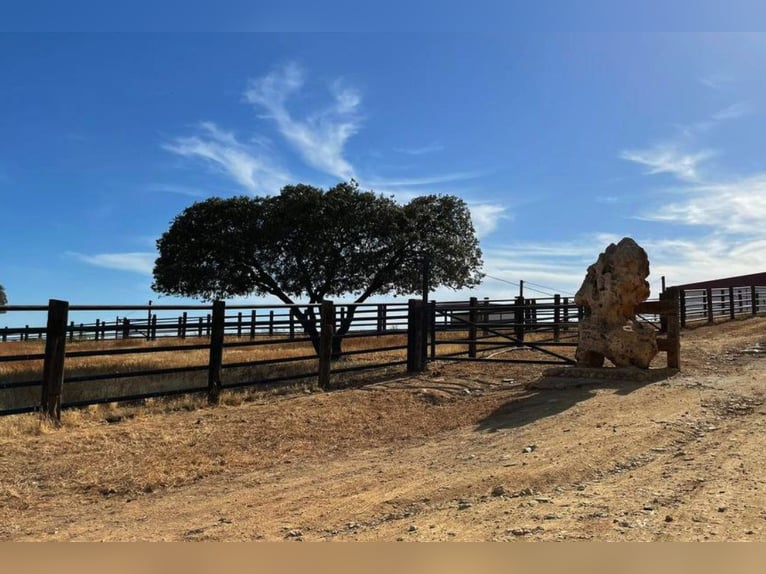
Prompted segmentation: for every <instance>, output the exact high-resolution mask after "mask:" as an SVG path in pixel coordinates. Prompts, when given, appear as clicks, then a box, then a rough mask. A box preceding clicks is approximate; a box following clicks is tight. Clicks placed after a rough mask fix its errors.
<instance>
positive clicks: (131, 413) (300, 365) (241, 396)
mask: <svg viewBox="0 0 766 574" xmlns="http://www.w3.org/2000/svg"><path fill="white" fill-rule="evenodd" d="M463 337H465V333H462V332H454V333H446V334H445V333H442V334H440V346H439V354H447V353H456V352H462V351H465V350H466V344H465V343H455V344H449V343H447V342H444V341H445V340H446V341H448V340H449V339H456V338H463ZM227 340H229V341H231V340H232V338H230V339H227ZM234 340H236V339H234ZM242 340H243V341H244V340H247V339H244V338H243V339H242ZM204 341H206V339H193V338H192V339H185V340H181V339H165V340H162V341H155V342H148V341H144V340H139V339H133V340H117V341H98V342H96V341H75V342H72V343H69V344H68V347H67V348H68V350H70V351H71V350H76V351H83V350H104V349H124V348H139V349H144V348H152V347H160V346H167V345H183V344H187V345H195V344H199V343H201V342H204ZM490 341H492V340H491V339H490ZM494 342H497V343H500V342H505V343H507V340H505V341H503V340H502V339H499V338H497V339H495V340H494ZM404 344H406V335H405V334H390V335H384V336H379V337H360V338H350V339H348V340H346V341H345V342H344V347H343V348H344V350H347V351H358V350H364V349H369V350H370V352H368V353H364V354H361V355H353V356H350V357H347V358H345V359H343V360H342V361H341V362H340V363H339V364H338V365H337V366H338V368H345V367H354V366H361V365H364V364H382V363H385V362H389V361H394V360H402V359H404V358H405V356H406V353H405V351H404V350H394V351H376V350H375V349H376V348H382V347H389V346H396V345H404ZM509 349H510V348H509ZM478 350H479V352H480V354H481V353H482V346H481V345H480V346H479V347H478ZM43 351H44V343H43V342H40V341H30V342H14V343H6V344H0V355H6V356H7V355H21V354H36V353H42V352H43ZM313 352H314V351H313V347H311V345H310V343H308V342H296V343H289V344H286V343H284V342H281V343H275V344H273V345H260V346H254V347H235V348H228V349H225V352H224V364H227V363H234V362H248V361H266V360H269V359H275V358H285V357H300V356H307V355H309V356H310V355H313ZM501 353H502V352H501ZM514 353H515V354H514V357H515V358H525V359H531V358H534V357H535V354H534V353H533V352H530V351H523V350H519V349H515V350H514ZM486 354H498V352H497V351H494V352H487V353H486ZM538 357H539V355H538ZM207 361H208V351H207V349H191V350H183V351H173V352H158V353H143V354H135V355H111V356H109V355H107V356H98V357H82V358H70V359H67V363H66V374H67V375H68V376H76V375H92V374H101V373H110V372H125V371H138V370H144V369H157V368H170V367H184V366H192V365H206V364H207ZM316 369H317V363H316V359H309V360H306V361H296V362H290V363H284V364H271V365H252V366H247V367H240V368H236V369H225V370H224V380H225V383H226V384H234V383H237V382H249V381H264V380H267V379H273V378H277V377H290V376H295V375H300V374H302V373H313V372H315V371H316ZM402 370H403V369H402V367H400V366H399V367H390V368H385V367H384V368H380V369H376V370H375V371H374V372H370V371H361V372H351V373H336V374H334V375H333V376H332V385H333V387H335V388H343V387H353V386H358V385H362V384H366V383H369V382H370V381H374V380H376V379H385V378H387V377H391V376H397V375H400V374H401V373H402ZM41 372H42V361H41V360H38V361H17V362H8V363H0V380H3V381H20V380H34V379H35V378H38V377H40V375H41ZM206 384H207V373H206V372H204V371H202V372H191V373H181V374H173V375H161V376H153V377H134V378H131V379H128V382H127V383H126V382H119V381H117V383H114V382H112V381H109V380H104V381H100V382H99V383H98V389H97V390H98V391H99V392H100V393H102V395H101V396H119V395H123V396H124V395H125V394H131V392H132V393H140V392H146V391H147V390H155V389H160V388H172V387H175V388H193V387H204V386H205V385H206ZM88 385H90V389H91V390H92V389H93V387H92V385H93V383H86V384H83V385H81V387H87V386H88ZM120 385H122V386H120ZM128 385H129V386H128ZM81 387H78V386H77V384H68V385H67V386H66V387H65V389H64V390H65V395H66V396H65V397H64V400H65V401H66V400H68V401H74V400H82V399H86V400H87V399H88V396H89V395H84V394H83V395H82V396H80V395H79V394H78V393H79V392H81V391H82V388H81ZM312 390H316V379H315V378H314V377H308V378H299V379H296V381H295V382H292V383H290V382H287V383H275V384H271V385H270V384H264V383H258V384H257V385H255V386H252V387H243V388H239V389H232V390H226V391H224V392H223V393H222V395H221V404H222V405H226V406H240V405H243V404H246V403H250V402H258V401H262V400H266V399H268V398H271V397H274V396H277V395H281V394H291V393H296V392H310V391H312ZM31 391H34V392H33V393H31V394H34V395H35V396H36V394H37V393H38V392H39V391H38V390H36V388H34V389H31ZM32 400H33V401H35V400H36V399H35V398H32ZM206 407H207V402H206V397H205V396H204V395H203V394H200V393H197V394H193V393H190V394H185V395H177V396H169V397H161V398H155V399H144V400H140V401H133V402H112V403H107V404H99V405H91V406H89V407H85V408H79V409H66V410H64V411H63V412H62V425H63V426H65V427H81V426H83V425H85V426H88V425H91V424H101V423H103V422H118V421H122V420H127V419H132V418H135V417H137V416H148V415H152V414H158V413H173V412H180V411H192V410H199V409H204V408H206ZM50 430H51V429H50V426H49V423H47V422H45V421H41V420H40V419H39V417H38V415H36V414H27V415H14V416H6V417H0V439H13V438H14V437H19V436H30V435H40V434H46V433H48V432H50Z"/></svg>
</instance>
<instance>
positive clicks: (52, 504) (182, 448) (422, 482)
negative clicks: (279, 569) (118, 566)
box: [0, 318, 766, 541]
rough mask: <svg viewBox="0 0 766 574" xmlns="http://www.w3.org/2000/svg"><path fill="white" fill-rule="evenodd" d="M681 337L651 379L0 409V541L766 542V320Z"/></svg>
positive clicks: (501, 371) (439, 385)
mask: <svg viewBox="0 0 766 574" xmlns="http://www.w3.org/2000/svg"><path fill="white" fill-rule="evenodd" d="M682 337H683V338H682V362H683V369H682V371H681V373H679V374H676V375H674V376H671V377H669V378H666V379H664V380H660V381H657V382H652V383H630V382H626V381H624V380H613V381H609V380H605V381H603V382H601V383H600V384H595V385H594V384H590V385H583V386H568V387H567V388H565V389H535V388H529V386H528V383H530V382H532V381H536V380H539V379H540V375H541V372H542V370H543V368H542V367H534V368H529V367H526V368H522V367H518V366H515V367H514V366H509V365H502V364H496V363H492V364H480V363H479V364H477V363H471V364H464V363H460V364H436V365H431V366H430V370H429V372H428V373H426V374H424V375H422V376H419V377H412V378H407V377H392V378H389V379H384V380H382V381H378V382H376V383H373V384H371V385H368V386H364V387H358V388H353V389H344V390H337V391H332V392H328V393H321V392H312V393H305V392H304V393H297V394H291V395H283V396H268V395H264V396H257V397H254V400H249V401H247V402H244V403H242V404H241V405H229V406H220V407H216V408H207V407H205V408H197V409H194V410H177V411H175V412H167V413H162V414H153V413H151V412H144V411H140V410H138V411H136V410H133V411H130V410H127V409H121V408H120V407H118V408H117V409H116V410H115V409H113V410H112V411H108V410H104V409H92V410H90V411H84V412H71V413H68V414H67V417H66V419H65V424H64V425H63V426H62V428H59V429H42V430H39V428H38V427H37V425H35V424H33V422H30V419H21V418H17V419H16V422H9V421H10V419H14V418H15V417H6V418H5V419H4V420H2V421H0V425H4V426H0V540H286V541H299V540H305V541H314V540H390V541H393V540H403V541H416V540H421V541H426V540H477V541H478V540H514V541H533V540H636V541H641V540H646V541H650V540H760V541H763V540H766V441H764V436H765V435H764V431H765V430H766V429H765V428H764V425H765V424H766V416H764V415H766V405H764V397H765V396H766V358H764V359H762V358H760V357H761V356H762V354H761V351H762V350H763V351H766V318H753V319H748V320H743V321H734V322H731V323H726V324H721V325H717V326H713V327H701V328H698V329H694V330H688V331H684V332H683V335H682ZM760 345H763V347H761V346H760ZM108 421H111V422H108Z"/></svg>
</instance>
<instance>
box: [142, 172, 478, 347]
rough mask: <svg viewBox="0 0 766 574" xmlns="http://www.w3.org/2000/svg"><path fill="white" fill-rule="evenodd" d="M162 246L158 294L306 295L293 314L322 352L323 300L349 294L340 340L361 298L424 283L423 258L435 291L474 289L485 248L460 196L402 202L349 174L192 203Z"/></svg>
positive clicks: (289, 299) (412, 289)
mask: <svg viewBox="0 0 766 574" xmlns="http://www.w3.org/2000/svg"><path fill="white" fill-rule="evenodd" d="M157 248H158V251H159V257H158V258H157V260H156V262H155V265H154V284H153V285H152V288H153V289H154V290H155V291H158V292H161V293H165V294H170V295H181V296H185V297H194V298H201V299H204V300H212V299H225V298H227V297H232V296H237V295H250V294H257V295H265V294H271V295H275V296H276V297H278V298H279V299H280V300H281V301H282V302H284V303H286V304H295V303H296V302H297V301H299V300H303V301H305V300H306V299H307V300H308V303H309V304H308V305H305V306H303V307H300V308H295V310H294V313H295V315H296V318H297V319H298V321H299V322H300V323H301V325H302V327H303V328H304V330H305V331H306V333H307V334H308V335H309V336H310V337H311V339H312V342H313V343H314V347H315V348H316V349H318V345H319V331H318V317H317V316H316V314H315V311H314V309H315V305H316V304H318V303H321V301H322V300H324V299H325V298H331V297H339V296H344V295H345V296H349V295H350V296H351V297H352V298H353V303H352V304H351V305H349V307H348V313H346V315H345V317H344V320H343V321H342V323H341V324H340V325H339V328H338V332H337V335H338V338H337V339H336V342H337V344H338V345H339V341H340V337H342V336H343V335H344V334H345V333H346V332H347V331H348V329H349V327H350V325H351V322H352V320H353V317H354V311H355V304H360V303H362V302H364V301H365V300H367V299H368V298H369V297H370V296H372V295H381V294H388V293H394V294H398V295H405V294H412V293H417V292H418V291H419V290H420V289H421V280H422V278H421V269H422V261H423V260H424V258H427V259H428V260H429V261H430V287H431V288H434V287H438V286H446V287H449V288H453V289H460V288H463V287H472V286H475V285H477V284H478V283H479V282H480V280H481V277H482V274H481V272H480V269H481V265H482V261H481V250H480V249H479V245H478V239H477V238H476V234H475V231H474V228H473V224H472V223H471V217H470V212H469V210H468V207H467V206H466V204H465V202H464V201H463V200H462V199H460V198H458V197H455V196H450V195H439V196H437V195H428V196H423V197H417V198H415V199H413V200H412V201H410V202H409V203H407V204H405V205H402V204H399V203H397V202H396V201H394V200H393V199H392V198H389V197H385V196H382V195H379V194H375V193H373V192H370V191H362V190H360V189H359V186H358V184H357V183H356V182H355V181H353V180H352V181H351V182H347V183H346V182H344V183H339V184H338V185H336V186H335V187H333V188H331V189H329V190H326V191H325V190H322V189H319V188H316V187H312V186H309V185H303V184H299V185H294V186H286V187H284V188H283V189H282V191H281V193H280V194H279V195H275V196H269V197H246V196H239V197H232V198H228V199H221V198H217V197H214V198H210V199H207V200H205V201H201V202H198V203H195V204H193V205H191V206H190V207H188V208H186V209H185V210H184V211H183V212H182V213H181V214H179V215H178V216H177V217H176V218H175V219H174V220H173V221H172V223H171V225H170V228H169V229H168V231H166V232H165V233H164V234H163V235H162V237H161V238H160V239H159V240H158V241H157ZM304 309H305V310H304ZM337 350H339V347H338V348H336V351H337Z"/></svg>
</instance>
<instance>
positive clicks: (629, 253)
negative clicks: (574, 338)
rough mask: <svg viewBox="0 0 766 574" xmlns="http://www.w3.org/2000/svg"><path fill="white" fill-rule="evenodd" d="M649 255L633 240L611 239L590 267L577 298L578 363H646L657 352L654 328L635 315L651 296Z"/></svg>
mask: <svg viewBox="0 0 766 574" xmlns="http://www.w3.org/2000/svg"><path fill="white" fill-rule="evenodd" d="M648 276H649V258H648V257H647V255H646V251H644V250H643V249H642V248H641V247H640V246H639V245H638V244H637V243H636V242H635V241H633V240H632V239H631V238H629V237H625V238H623V239H622V240H621V241H620V242H619V243H617V244H616V245H615V244H614V243H612V244H610V245H609V246H608V247H607V248H606V251H604V252H603V253H602V254H600V255H599V257H598V260H597V261H596V262H595V263H594V264H593V265H591V266H590V267H588V272H587V274H586V276H585V280H584V281H583V283H582V286H581V287H580V289H579V291H577V294H576V295H575V303H576V304H577V305H582V306H583V307H585V315H584V317H583V318H582V320H580V323H579V330H580V338H579V342H578V345H577V354H576V358H577V363H578V365H580V366H586V367H601V366H603V364H604V359H605V358H606V359H609V360H610V361H611V362H612V363H613V364H614V365H615V366H616V367H628V366H631V365H632V366H636V367H639V368H642V369H647V368H649V364H650V363H651V361H652V359H653V358H654V356H655V355H656V354H657V340H656V337H655V331H654V329H653V328H652V327H651V326H649V325H645V324H642V323H639V322H638V321H636V318H635V309H636V306H637V305H638V304H639V303H641V302H642V301H644V300H646V298H647V297H649V283H648V282H647V281H646V278H647V277H648Z"/></svg>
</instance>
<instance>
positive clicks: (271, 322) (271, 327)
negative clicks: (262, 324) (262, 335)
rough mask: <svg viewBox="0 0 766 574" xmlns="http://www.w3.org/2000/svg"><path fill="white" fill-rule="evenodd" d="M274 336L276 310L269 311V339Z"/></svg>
mask: <svg viewBox="0 0 766 574" xmlns="http://www.w3.org/2000/svg"><path fill="white" fill-rule="evenodd" d="M273 336H274V310H273V309H272V310H271V311H269V337H273Z"/></svg>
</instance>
